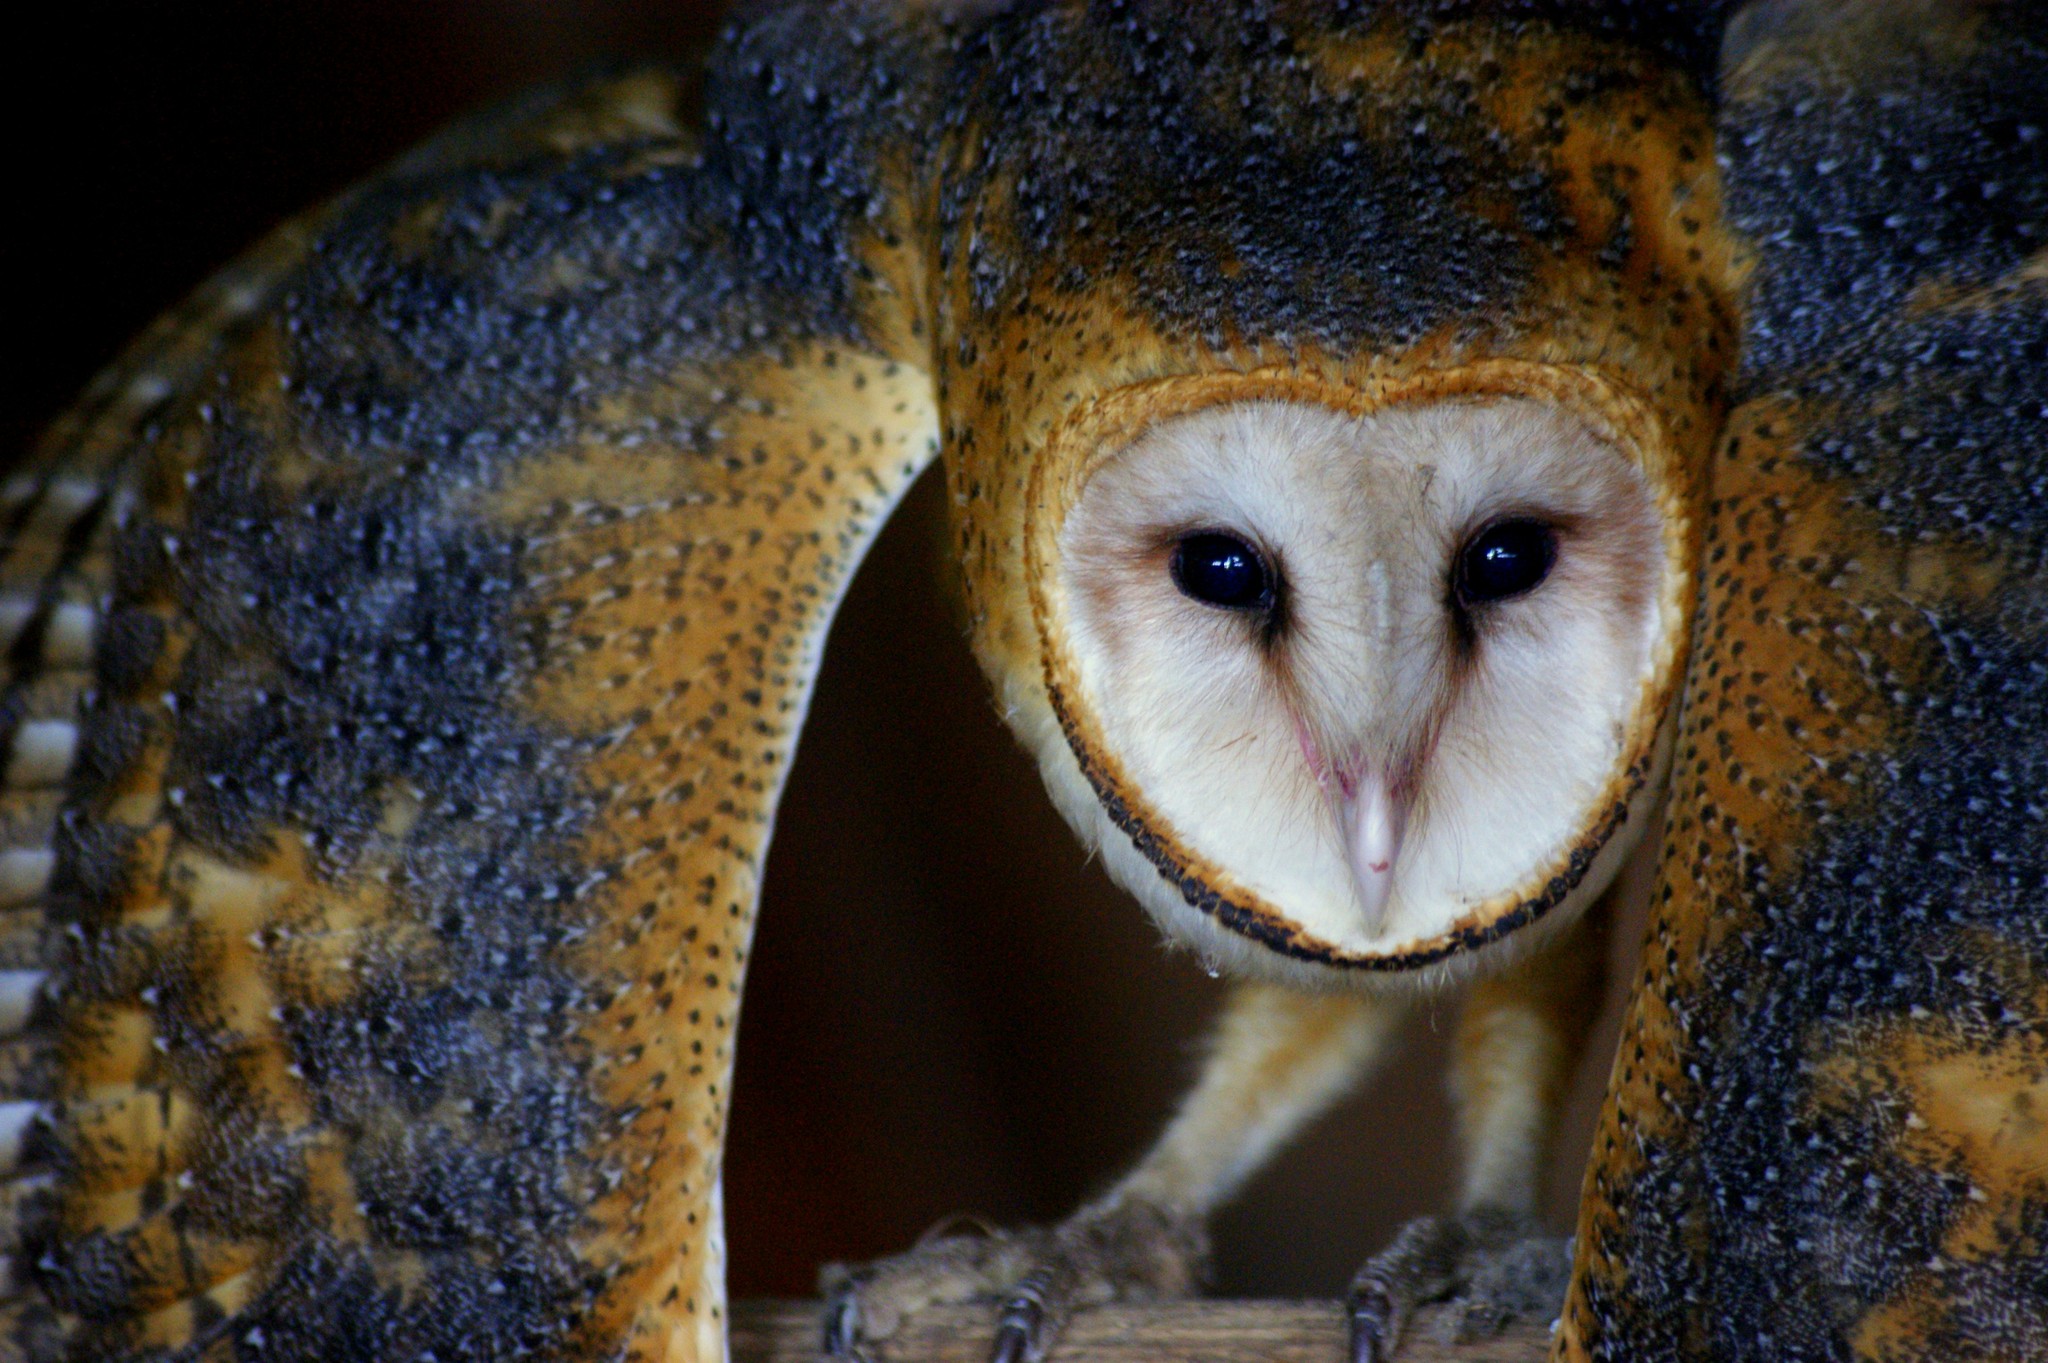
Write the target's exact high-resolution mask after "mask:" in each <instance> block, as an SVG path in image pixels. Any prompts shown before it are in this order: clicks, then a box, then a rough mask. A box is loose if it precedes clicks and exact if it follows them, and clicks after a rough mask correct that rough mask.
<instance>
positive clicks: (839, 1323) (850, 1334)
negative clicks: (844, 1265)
mask: <svg viewBox="0 0 2048 1363" xmlns="http://www.w3.org/2000/svg"><path fill="white" fill-rule="evenodd" d="M866 1278H867V1275H866V1274H865V1273H849V1274H847V1275H846V1276H845V1277H844V1278H842V1279H841V1280H840V1281H839V1283H838V1284H837V1286H835V1287H834V1288H832V1290H831V1292H830V1293H829V1295H827V1297H826V1298H825V1337H824V1339H823V1341H822V1347H823V1349H824V1353H825V1356H826V1357H827V1358H850V1357H853V1356H854V1354H853V1351H854V1344H855V1341H857V1340H858V1339H859V1338H860V1286H861V1284H862V1283H863V1282H864V1281H866Z"/></svg>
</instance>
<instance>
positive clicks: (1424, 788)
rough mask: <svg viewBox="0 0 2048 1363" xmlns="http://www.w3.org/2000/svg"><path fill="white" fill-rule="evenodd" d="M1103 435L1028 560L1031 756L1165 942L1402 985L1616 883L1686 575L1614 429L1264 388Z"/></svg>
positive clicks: (1548, 402) (1454, 401) (1558, 416)
mask: <svg viewBox="0 0 2048 1363" xmlns="http://www.w3.org/2000/svg"><path fill="white" fill-rule="evenodd" d="M1099 434H1101V435H1102V436H1103V440H1102V443H1101V444H1099V445H1098V446H1097V447H1096V448H1095V449H1094V450H1093V451H1092V452H1091V453H1090V454H1089V455H1088V456H1087V457H1086V458H1085V459H1084V460H1083V461H1081V464H1080V466H1079V467H1078V468H1077V469H1076V471H1075V473H1074V475H1073V476H1072V477H1071V479H1070V480H1069V481H1068V484H1067V486H1066V489H1065V495H1060V490H1059V489H1054V490H1053V492H1054V495H1053V496H1052V497H1051V499H1050V501H1051V504H1052V505H1053V506H1054V507H1055V512H1054V515H1055V516H1056V518H1057V520H1058V524H1057V526H1056V528H1054V527H1052V526H1049V525H1041V526H1039V527H1037V529H1036V533H1035V534H1034V535H1033V536H1032V538H1033V541H1034V544H1035V545H1036V546H1037V548H1038V549H1039V551H1040V552H1041V554H1042V557H1043V562H1041V563H1039V564H1037V565H1035V567H1036V569H1037V571H1036V572H1035V577H1036V578H1038V579H1042V582H1041V589H1040V591H1039V593H1038V606H1039V610H1038V617H1039V624H1040V629H1041V633H1042V634H1043V636H1044V638H1043V640H1042V642H1043V644H1044V647H1045V649H1046V651H1047V654H1048V657H1049V666H1048V678H1049V689H1050V691H1051V692H1052V696H1053V701H1054V708H1055V710H1056V711H1057V712H1058V713H1059V718H1060V722H1061V728H1062V731H1063V737H1064V739H1065V743H1064V744H1063V745H1061V746H1062V747H1064V748H1065V749H1066V751H1064V752H1060V751H1051V752H1047V751H1041V754H1040V756H1041V760H1042V762H1044V764H1045V768H1046V774H1047V777H1048V780H1049V782H1050V783H1051V784H1052V786H1053V788H1054V792H1055V795H1056V796H1059V795H1062V794H1063V793H1064V796H1065V798H1062V799H1061V801H1060V803H1061V804H1062V806H1063V808H1064V809H1065V810H1066V811H1067V813H1068V816H1069V818H1070V820H1071V821H1073V822H1075V824H1076V826H1077V828H1079V829H1080V831H1081V832H1082V833H1083V836H1084V837H1085V838H1090V839H1091V840H1094V841H1097V842H1098V843H1099V845H1100V846H1101V847H1102V849H1103V852H1104V855H1105V860H1106V861H1107V863H1108V865H1109V867H1110V869H1111V871H1112V872H1113V873H1114V874H1116V875H1117V876H1118V878H1119V879H1120V880H1121V881H1122V882H1123V883H1124V884H1125V885H1126V886H1127V887H1128V888H1130V889H1131V890H1133V891H1134V892H1135V893H1136V894H1137V895H1138V897H1139V898H1140V900H1141V901H1143V902H1145V903H1146V904H1147V905H1148V907H1151V908H1152V909H1153V911H1154V913H1155V916H1157V917H1159V918H1160V919H1161V920H1162V921H1163V922H1165V923H1166V924H1167V925H1168V927H1169V929H1171V930H1174V931H1176V932H1178V933H1179V934H1180V935H1182V936H1187V937H1192V938H1194V939H1196V941H1197V943H1198V945H1201V946H1202V947H1203V948H1204V949H1205V950H1207V951H1209V952H1210V954H1212V955H1223V956H1231V957H1244V956H1247V955H1249V956H1250V957H1251V959H1250V960H1249V961H1246V960H1242V959H1238V960H1233V961H1232V962H1231V963H1232V964H1233V965H1236V966H1238V967H1239V968H1250V969H1252V970H1254V971H1258V970H1259V969H1260V961H1259V959H1258V958H1259V957H1260V956H1261V955H1268V956H1271V955H1277V956H1278V957H1280V958H1282V959H1283V960H1284V961H1287V962H1292V963H1299V962H1301V961H1304V960H1306V961H1310V962H1314V963H1319V964H1336V965H1353V966H1356V965H1365V966H1371V967H1378V968H1382V969H1392V968H1401V967H1404V966H1407V967H1414V966H1425V965H1429V964H1433V963H1435V962H1437V961H1440V960H1443V959H1446V958H1447V957H1448V956H1451V955H1454V954H1457V953H1460V952H1467V951H1469V950H1470V949H1472V948H1474V947H1477V946H1483V945H1487V944H1489V943H1490V942H1492V941H1494V940H1496V939H1499V938H1502V937H1505V936H1506V935H1507V934H1508V933H1509V932H1511V931H1512V929H1513V928H1514V927H1516V926H1519V925H1520V924H1522V923H1524V922H1528V921H1533V920H1534V919H1536V918H1539V917H1544V916H1545V915H1547V914H1551V913H1552V911H1554V910H1557V909H1559V908H1565V909H1567V910H1569V909H1570V908H1573V907H1576V906H1579V905H1582V904H1583V903H1585V902H1586V901H1587V900H1589V899H1590V898H1591V897H1592V896H1593V895H1594V894H1596V893H1597V892H1598V890H1599V889H1600V888H1602V886H1603V884H1604V882H1605V881H1606V880H1607V879H1609V878H1611V876H1612V873H1613V870H1614V869H1615V867H1616V866H1617V865H1618V864H1619V861H1620V859H1621V855H1622V854H1623V853H1624V852H1625V850H1626V847H1627V846H1628V844H1629V843H1630V842H1632V841H1633V837H1634V835H1635V834H1636V833H1638V832H1639V830H1640V826H1641V824H1642V823H1643V821H1644V820H1643V819H1642V818H1641V817H1635V818H1629V817H1626V815H1625V812H1624V811H1627V810H1628V809H1629V807H1630V805H1631V804H1632V803H1634V804H1635V805H1637V806H1638V809H1637V811H1636V812H1637V813H1638V814H1640V813H1642V812H1643V811H1642V809H1641V808H1640V806H1642V805H1644V804H1646V803H1647V800H1645V799H1644V798H1642V797H1643V795H1644V791H1645V789H1646V788H1647V787H1648V786H1649V785H1650V784H1651V782H1650V781H1649V780H1648V779H1647V777H1648V775H1649V773H1650V772H1651V770H1652V769H1653V768H1654V767H1655V765H1656V761H1657V752H1656V750H1657V746H1658V736H1659V733H1660V730H1661V728H1662V724H1661V721H1662V720H1663V718H1664V712H1665V710H1666V709H1667V708H1668V705H1667V701H1668V698H1669V695H1670V689H1671V688H1670V677H1669V666H1670V662H1671V659H1672V657H1673V654H1674V652H1675V640H1676V639H1677V638H1682V637H1683V617H1684V614H1685V611H1684V607H1683V602H1684V598H1685V593H1684V590H1683V582H1684V580H1685V576H1686V573H1687V569H1686V567H1685V563H1684V560H1686V559H1687V558H1688V557H1689V556H1688V555H1687V554H1686V552H1685V542H1684V536H1683V535H1680V534H1676V533H1673V532H1672V527H1669V526H1667V525H1666V523H1665V516H1664V514H1663V512H1662V511H1660V503H1659V499H1658V497H1657V496H1656V495H1655V492H1654V489H1653V484H1652V480H1651V478H1650V476H1649V475H1648V473H1647V472H1646V470H1645V467H1644V464H1643V460H1642V458H1641V455H1640V451H1639V449H1638V448H1637V442H1636V441H1635V440H1633V439H1632V438H1631V436H1630V434H1629V432H1628V429H1627V423H1626V422H1620V423H1617V422H1615V421H1612V420H1609V419H1608V417H1607V416H1606V415H1603V414H1602V413H1601V412H1600V411H1599V410H1598V405H1597V404H1590V405H1589V404H1585V403H1578V402H1573V401H1570V400H1562V401H1561V400H1559V397H1558V395H1557V394H1555V393H1551V394H1533V393H1526V392H1516V391H1512V390H1491V391H1489V390H1484V389H1481V390H1472V391H1465V392H1461V393H1454V394H1443V393H1437V394H1432V395H1427V396H1417V397H1413V398H1410V399H1408V400H1399V401H1392V402H1385V401H1376V402H1370V403H1368V402H1365V401H1363V400H1360V401H1358V402H1353V403H1345V404H1342V405H1334V406H1333V405H1331V404H1329V403H1328V402H1325V401H1318V400H1315V399H1313V398H1309V397H1304V396H1300V395H1289V394H1286V393H1275V394H1270V395H1265V396H1256V395H1246V396H1241V397H1238V398H1236V399H1234V400H1225V401H1216V402H1210V403H1203V404H1199V405H1195V406H1193V407H1190V408H1187V409H1184V410H1178V411H1172V410H1168V411H1164V412H1154V413H1152V414H1151V416H1150V418H1149V419H1146V420H1143V421H1142V422H1139V423H1136V424H1135V426H1134V427H1126V428H1119V427H1118V423H1115V422H1111V423H1109V426H1108V428H1107V429H1105V430H1103V431H1101V432H1099ZM1077 773H1078V775H1079V777H1080V778H1081V779H1083V780H1084V781H1085V784H1086V787H1087V790H1086V793H1085V794H1084V793H1083V792H1082V791H1081V790H1079V789H1076V788H1074V787H1075V782H1076V774H1077ZM1063 785H1064V786H1066V787H1068V789H1066V790H1065V791H1064V792H1063V791H1062V787H1063ZM1567 916H1568V913H1557V914H1556V915H1555V918H1556V919H1557V920H1558V921H1562V920H1563V919H1564V918H1566V917H1567ZM1219 928H1220V929H1221V930H1222V931H1221V932H1220V933H1219V932H1218V929H1219ZM1233 938H1234V939H1236V941H1235V942H1233V940H1232V939H1233ZM1237 943H1245V944H1249V945H1250V946H1251V948H1252V949H1251V950H1250V951H1249V952H1247V951H1245V950H1242V949H1240V948H1239V947H1238V945H1237ZM1258 947H1265V948H1276V949H1277V951H1269V952H1265V953H1261V952H1259V951H1258V950H1257V948H1258ZM1288 968H1292V967H1288ZM1265 973H1272V972H1271V971H1270V970H1267V971H1266V972H1265Z"/></svg>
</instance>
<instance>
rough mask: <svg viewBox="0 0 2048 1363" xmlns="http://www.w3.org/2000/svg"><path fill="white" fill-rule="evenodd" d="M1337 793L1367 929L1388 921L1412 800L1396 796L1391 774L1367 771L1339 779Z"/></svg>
mask: <svg viewBox="0 0 2048 1363" xmlns="http://www.w3.org/2000/svg"><path fill="white" fill-rule="evenodd" d="M1337 784H1338V788H1337V789H1336V790H1335V791H1332V792H1331V794H1332V796H1333V797H1334V798H1333V799H1332V800H1331V805H1332V806H1333V810H1332V812H1333V813H1335V815H1336V816H1337V830H1338V833H1339V835H1340V836H1342V837H1343V839H1344V853H1345V857H1346V859H1347V860H1348V861H1350V863H1351V879H1352V883H1353V884H1354V885H1355V886H1356V887H1357V889H1358V903H1359V906H1360V907H1361V908H1362V909H1364V911H1365V924H1366V928H1367V930H1368V931H1371V932H1378V931H1379V930H1380V928H1381V927H1382V926H1384V925H1385V923H1386V917H1387V898H1388V896H1389V894H1390V893H1391V892H1392V890H1393V885H1394V863H1395V862H1396V860H1398V859H1399V857H1400V854H1401V834H1402V833H1403V832H1404V831H1405V829H1406V827H1407V823H1408V805H1407V801H1405V800H1402V799H1400V798H1399V797H1398V796H1396V795H1395V794H1394V790H1393V785H1392V783H1391V782H1390V781H1388V779H1387V776H1386V773H1384V772H1379V771H1373V770H1371V769H1369V768H1368V769H1367V770H1365V771H1362V772H1360V773H1358V775H1357V777H1356V779H1354V780H1342V779H1341V778H1340V780H1339V782H1338V783H1337Z"/></svg>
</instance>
